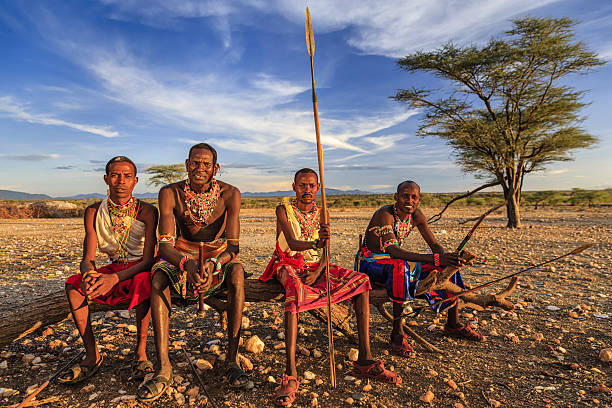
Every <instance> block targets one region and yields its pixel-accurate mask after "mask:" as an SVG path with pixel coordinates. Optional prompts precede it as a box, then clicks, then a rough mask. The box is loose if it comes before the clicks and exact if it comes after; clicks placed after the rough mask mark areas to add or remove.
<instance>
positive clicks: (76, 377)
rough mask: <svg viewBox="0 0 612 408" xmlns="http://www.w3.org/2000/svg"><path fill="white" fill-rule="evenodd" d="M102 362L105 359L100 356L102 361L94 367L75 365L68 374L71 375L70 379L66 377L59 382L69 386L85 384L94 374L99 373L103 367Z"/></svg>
mask: <svg viewBox="0 0 612 408" xmlns="http://www.w3.org/2000/svg"><path fill="white" fill-rule="evenodd" d="M102 360H103V357H102V355H101V354H100V359H99V360H98V362H97V363H96V364H95V365H94V366H93V367H88V366H86V365H83V364H81V363H79V364H75V365H73V366H72V367H70V370H69V372H68V373H67V374H69V375H70V377H68V378H66V377H65V376H64V377H60V378H58V379H57V381H59V382H60V383H62V384H67V385H73V384H78V383H80V382H83V381H85V380H87V379H89V378H91V377H93V376H94V374H96V373H97V372H98V370H99V369H100V367H101V366H102Z"/></svg>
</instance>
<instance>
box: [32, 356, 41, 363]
mask: <svg viewBox="0 0 612 408" xmlns="http://www.w3.org/2000/svg"><path fill="white" fill-rule="evenodd" d="M41 361H42V360H41V358H40V357H38V356H36V357H34V360H32V365H34V364H39V363H40V362H41Z"/></svg>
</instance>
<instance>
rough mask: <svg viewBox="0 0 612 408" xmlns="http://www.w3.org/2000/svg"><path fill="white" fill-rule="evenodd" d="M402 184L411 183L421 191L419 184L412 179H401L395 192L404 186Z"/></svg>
mask: <svg viewBox="0 0 612 408" xmlns="http://www.w3.org/2000/svg"><path fill="white" fill-rule="evenodd" d="M404 184H410V185H413V186H415V187H416V188H418V189H419V192H420V191H421V186H419V185H418V184H417V183H415V182H414V181H412V180H406V181H402V182H401V183H399V184H398V185H397V192H398V193H399V191H400V189H401V188H402V187H403V186H404Z"/></svg>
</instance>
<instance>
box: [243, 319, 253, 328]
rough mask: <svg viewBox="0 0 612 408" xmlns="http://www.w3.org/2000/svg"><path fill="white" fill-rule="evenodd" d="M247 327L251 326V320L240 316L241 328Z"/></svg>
mask: <svg viewBox="0 0 612 408" xmlns="http://www.w3.org/2000/svg"><path fill="white" fill-rule="evenodd" d="M249 327H251V321H250V320H249V318H248V317H246V316H242V329H243V330H248V329H249Z"/></svg>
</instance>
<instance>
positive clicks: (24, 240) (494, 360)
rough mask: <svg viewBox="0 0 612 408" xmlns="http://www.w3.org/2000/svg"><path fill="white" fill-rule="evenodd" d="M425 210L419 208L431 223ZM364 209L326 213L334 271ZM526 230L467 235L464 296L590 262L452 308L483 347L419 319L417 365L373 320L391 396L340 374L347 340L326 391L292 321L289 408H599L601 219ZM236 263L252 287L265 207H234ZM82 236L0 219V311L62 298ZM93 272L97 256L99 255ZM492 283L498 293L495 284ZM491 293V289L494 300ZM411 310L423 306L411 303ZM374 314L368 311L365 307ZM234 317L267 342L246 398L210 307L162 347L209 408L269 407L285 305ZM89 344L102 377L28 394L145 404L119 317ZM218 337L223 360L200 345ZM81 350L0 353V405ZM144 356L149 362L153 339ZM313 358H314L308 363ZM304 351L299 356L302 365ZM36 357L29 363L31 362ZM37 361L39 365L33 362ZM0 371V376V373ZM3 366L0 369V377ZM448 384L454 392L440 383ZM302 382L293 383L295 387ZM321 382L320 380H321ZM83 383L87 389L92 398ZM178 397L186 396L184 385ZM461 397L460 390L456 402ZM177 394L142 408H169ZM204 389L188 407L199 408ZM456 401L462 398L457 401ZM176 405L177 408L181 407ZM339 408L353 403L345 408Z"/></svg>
mask: <svg viewBox="0 0 612 408" xmlns="http://www.w3.org/2000/svg"><path fill="white" fill-rule="evenodd" d="M435 210H436V209H426V210H425V212H426V213H427V214H434V213H435V212H437V211H435ZM479 212H480V210H479V209H462V208H459V209H453V210H450V211H449V213H448V215H447V216H445V218H443V219H442V221H440V222H438V223H436V224H433V225H432V230H433V231H434V233H435V234H436V236H437V237H438V239H439V241H440V242H441V243H442V244H443V245H444V246H445V247H447V248H453V247H454V246H456V245H457V244H458V243H459V242H460V241H461V239H462V238H463V236H464V235H465V234H466V233H467V231H468V230H469V228H470V224H469V223H468V224H466V225H458V222H459V221H461V220H464V219H466V218H471V217H474V216H476V215H478V213H479ZM371 213H372V210H371V209H358V210H346V211H336V212H332V214H331V215H332V226H333V233H334V237H333V241H332V255H333V262H335V263H338V264H340V265H343V266H350V265H352V263H353V254H354V252H355V250H356V247H357V234H358V233H360V232H362V231H363V230H364V229H365V227H366V225H367V222H368V220H369V217H370V215H371ZM523 222H524V224H525V227H524V228H522V229H521V230H519V231H510V230H507V229H506V228H505V227H504V225H505V220H504V218H503V216H502V215H501V214H493V215H491V216H490V217H489V218H488V219H487V220H486V221H485V223H484V224H483V225H482V226H481V228H480V229H479V230H478V231H477V232H476V234H475V235H474V237H473V238H472V240H471V241H470V243H469V244H468V248H470V249H471V250H472V251H473V252H475V253H477V254H478V255H479V259H478V262H477V263H476V265H474V266H473V267H469V268H466V269H465V270H464V271H463V276H464V279H465V280H466V282H468V283H469V284H470V285H475V284H478V283H483V282H485V281H487V280H490V279H492V278H496V277H499V276H502V275H504V274H507V273H511V272H514V271H517V270H519V269H520V268H523V267H526V266H529V265H533V264H535V263H538V262H541V261H543V260H546V259H549V258H552V257H554V256H558V255H560V254H562V253H565V252H568V251H570V250H572V249H574V248H575V247H577V246H579V245H581V244H584V243H590V242H595V243H597V246H596V247H595V248H594V249H592V250H590V251H589V252H587V253H584V254H581V255H579V256H577V257H574V258H568V259H566V260H564V261H562V262H560V263H557V264H554V268H548V267H543V268H540V269H538V270H535V271H533V272H532V273H530V274H529V275H526V276H524V277H523V278H522V279H521V282H520V286H519V289H518V290H517V291H516V293H515V294H514V295H513V296H512V297H511V300H512V301H513V302H515V303H516V304H517V306H518V307H517V309H516V311H515V312H513V313H500V312H498V311H484V312H478V313H474V311H471V310H467V309H465V310H462V316H463V320H470V321H471V322H472V324H473V325H475V326H478V330H481V331H482V332H484V333H485V334H486V335H488V342H486V343H479V344H476V343H467V342H464V341H458V340H454V339H450V338H447V337H444V336H442V332H441V327H442V325H443V323H444V317H440V316H435V315H434V314H433V313H425V314H422V315H421V316H420V317H419V319H418V321H417V326H415V327H414V329H415V330H416V331H417V332H418V333H419V334H420V335H422V336H423V337H425V338H426V339H427V340H429V341H430V342H432V343H434V344H435V345H437V346H438V347H440V348H442V349H443V350H445V351H446V354H445V355H444V356H438V355H435V354H430V353H427V352H425V351H424V350H423V349H422V348H420V347H419V346H418V345H415V349H416V350H417V351H418V352H419V355H418V356H417V358H416V359H403V358H400V357H395V356H391V355H387V352H386V347H387V342H388V337H389V332H390V325H389V323H388V322H386V321H384V320H383V319H382V317H381V316H379V315H378V313H377V312H375V311H373V314H372V319H371V326H372V327H371V343H372V350H373V353H374V355H375V356H376V357H377V358H382V359H384V360H385V361H386V365H387V366H392V367H393V369H394V370H395V371H396V372H398V373H399V374H400V375H401V376H402V377H403V380H404V382H403V383H402V384H401V385H399V386H389V385H383V384H379V383H374V382H372V383H370V384H371V386H372V388H371V390H367V389H368V387H366V390H367V391H364V390H363V387H364V385H365V383H364V382H359V381H358V380H357V381H355V380H354V379H352V378H349V377H347V376H348V375H349V374H350V368H351V364H350V362H349V361H348V360H347V359H348V353H349V350H350V349H351V348H355V347H356V345H354V344H352V343H351V342H350V341H348V340H347V339H346V338H344V337H342V336H337V337H336V338H335V343H336V352H337V357H336V361H337V363H338V364H339V368H338V370H337V376H338V387H337V388H336V389H333V390H332V389H330V388H329V386H328V385H327V376H328V363H327V360H326V359H325V355H326V350H327V339H326V330H325V327H324V326H323V325H322V324H321V323H319V322H318V321H316V320H314V319H313V318H311V317H310V316H308V315H307V314H304V315H303V316H300V324H301V327H302V329H301V331H300V335H299V338H298V346H301V347H303V348H304V349H306V351H303V354H304V355H300V357H299V363H298V370H299V373H300V375H303V373H304V371H307V370H308V371H310V372H312V373H314V375H315V377H314V379H311V380H305V381H303V382H302V385H301V387H300V391H299V393H298V397H297V400H296V403H295V404H294V406H312V404H313V400H315V399H316V401H317V403H318V404H319V405H320V406H326V407H332V406H333V407H335V406H348V405H347V402H346V401H347V399H348V398H351V399H352V401H353V405H356V406H377V407H422V406H427V404H425V403H423V402H421V401H420V400H419V397H420V396H421V395H422V394H424V393H425V392H426V391H427V390H428V389H431V391H432V392H433V393H434V394H435V399H434V400H433V406H439V407H452V406H453V405H454V404H457V403H461V404H463V405H464V406H466V407H490V406H494V405H495V404H496V403H495V402H493V401H491V400H494V401H498V402H499V403H500V404H501V405H500V406H504V407H526V408H527V407H529V408H531V407H532V406H534V405H535V406H544V407H574V406H575V407H582V406H610V405H611V404H612V394H610V393H609V392H607V391H605V388H602V387H601V386H602V385H604V386H607V387H612V383H611V379H610V375H611V374H612V370H611V365H610V363H604V362H602V361H600V360H599V359H598V355H599V351H600V350H601V349H603V348H607V347H612V331H611V327H612V325H611V324H610V323H611V321H612V290H611V289H612V284H611V280H610V278H611V275H612V274H611V272H610V260H611V257H612V209H610V208H595V209H589V210H586V209H578V208H572V209H567V210H559V209H556V210H555V209H542V210H540V211H538V212H534V211H530V210H524V211H523ZM241 231H242V232H241V255H240V257H241V259H242V260H243V262H244V264H245V266H246V268H247V270H248V271H249V272H251V273H253V274H254V276H258V275H259V274H260V273H261V272H262V271H263V269H264V268H265V265H266V264H267V262H268V260H269V257H270V255H271V253H272V250H273V247H274V213H273V211H272V210H243V212H242V218H241ZM82 239H83V228H82V220H80V219H38V220H0V248H1V250H0V308H1V309H7V308H18V307H22V305H24V304H26V303H27V302H29V301H30V300H31V299H35V298H37V297H41V296H44V295H45V294H47V293H50V292H54V291H57V290H61V288H62V287H63V282H64V281H65V279H66V278H67V277H68V276H69V275H70V274H72V273H75V272H76V270H77V265H78V262H79V257H80V254H81V245H82ZM406 246H407V248H409V249H412V250H418V251H423V252H425V251H426V244H425V243H424V242H423V240H422V239H421V238H420V237H419V235H418V233H415V232H413V235H411V236H410V237H409V239H408V242H407V245H406ZM99 262H100V264H103V259H102V258H100V261H99ZM502 285H503V284H500V287H501V286H502ZM495 289H497V287H494V288H493V290H495ZM419 305H420V304H419ZM373 310H375V309H373ZM245 315H246V316H247V317H248V319H249V320H250V327H249V328H248V330H244V332H243V337H244V338H245V340H246V339H248V338H249V337H251V336H253V335H257V336H258V337H259V338H261V339H262V340H263V341H264V343H265V349H264V352H263V353H261V354H251V353H247V352H244V350H242V351H243V352H244V355H245V356H246V357H247V358H248V359H249V360H250V361H251V362H252V363H253V370H252V371H251V372H250V374H251V378H252V380H253V382H254V388H253V389H251V390H244V391H235V390H232V389H230V388H229V387H228V386H227V384H226V383H225V382H224V381H223V380H222V374H223V370H222V364H221V363H220V361H219V359H220V356H219V355H218V354H217V353H223V350H224V335H223V333H222V329H221V327H220V325H219V322H218V316H216V314H215V312H213V311H212V310H209V311H207V314H206V317H204V318H197V317H196V316H195V308H194V307H193V306H192V307H188V308H184V309H181V308H175V309H174V313H173V319H172V322H171V341H178V342H185V343H186V345H187V347H188V349H189V351H190V353H191V354H192V355H193V356H194V357H196V358H200V359H207V360H209V361H210V362H212V363H213V366H214V367H213V369H212V370H206V371H204V372H203V375H202V379H203V380H204V382H205V383H206V384H207V387H208V391H209V393H210V394H211V395H212V397H213V398H214V399H215V401H216V403H217V406H228V407H243V406H252V407H255V406H257V407H262V406H271V397H272V395H273V394H274V388H275V387H276V386H277V384H275V383H273V382H270V378H273V379H275V380H276V381H277V382H278V379H279V378H280V376H281V374H282V372H283V365H284V350H283V349H282V348H280V349H276V348H275V346H278V344H279V343H280V342H281V341H282V340H281V339H280V338H279V333H280V332H282V321H281V319H280V318H281V316H282V305H280V304H276V303H273V304H262V303H259V304H249V305H247V309H246V311H245ZM94 321H95V323H94V324H95V327H94V330H95V332H96V335H97V338H98V344H99V345H100V348H101V349H102V352H103V353H104V355H105V361H104V364H103V366H102V370H101V371H100V372H99V373H98V374H97V375H96V376H95V377H94V378H93V379H91V381H89V383H88V384H85V385H89V387H86V388H83V386H84V385H81V386H78V387H66V386H62V385H59V384H52V385H50V386H49V387H48V388H47V389H46V390H45V391H43V393H42V394H41V395H40V396H39V399H45V398H48V397H51V396H57V397H59V399H58V400H57V401H54V402H51V403H50V404H49V406H58V407H89V408H93V407H135V406H138V407H140V406H146V405H145V404H140V403H138V402H135V401H133V400H131V398H133V395H134V394H135V393H136V389H137V386H138V383H133V382H128V381H127V378H128V377H129V369H128V368H127V367H128V366H129V363H130V361H131V352H132V350H133V347H134V334H133V333H131V332H130V328H129V325H131V324H133V319H127V318H124V317H122V316H121V315H119V314H118V313H114V314H109V315H108V316H107V315H105V314H103V313H102V314H97V315H94ZM217 339H220V342H219V346H220V350H219V351H217V350H216V348H215V347H212V349H211V346H210V344H207V343H209V342H211V341H214V340H217ZM176 346H177V347H175V348H173V350H172V352H171V359H172V361H173V364H174V374H175V375H178V376H180V377H182V378H183V381H182V382H181V384H178V385H175V387H174V389H175V390H176V389H178V390H179V391H183V393H182V395H187V394H188V393H189V390H190V389H191V388H192V387H193V386H194V385H197V380H196V379H195V378H194V377H193V375H192V373H191V371H190V368H189V366H188V365H187V364H186V361H185V357H184V354H183V351H182V350H181V349H180V348H179V346H180V343H177V344H176ZM80 347H81V343H80V340H79V339H78V336H76V335H75V332H74V325H73V323H72V322H71V321H65V322H62V323H60V324H57V325H55V326H53V327H52V333H51V332H47V333H46V334H43V332H42V331H41V330H39V331H37V332H35V333H33V334H31V335H29V336H27V337H26V338H24V339H22V340H20V341H18V342H15V343H13V344H10V345H8V346H6V347H4V348H2V349H1V350H0V387H4V388H11V389H15V390H17V391H19V394H18V395H15V396H11V397H4V398H0V404H2V405H10V404H13V403H17V402H19V401H20V400H21V399H23V398H24V394H25V391H26V389H27V388H28V387H29V386H30V385H32V384H40V383H42V382H43V381H44V380H45V379H46V378H47V377H48V376H49V375H50V374H51V373H52V372H54V371H55V370H56V369H57V368H58V367H59V366H60V365H61V364H63V363H65V362H67V361H68V360H69V358H70V357H71V356H72V355H74V354H75V353H76V352H77V351H78V350H79V349H80ZM148 348H149V355H150V358H151V359H153V360H154V359H155V350H154V346H153V337H152V333H151V336H150V337H149V345H148ZM315 350H317V351H320V352H321V353H322V355H321V356H320V357H315V355H318V353H315V352H314V351H315ZM306 354H309V355H308V356H306ZM28 355H32V356H34V357H40V362H37V363H36V364H32V362H31V361H30V362H28V360H29V359H30V358H31V357H30V356H28ZM35 361H37V360H35ZM5 366H6V367H5ZM3 367H4V368H3ZM449 379H451V380H453V381H454V383H455V384H456V385H457V387H458V388H457V389H456V390H455V389H453V388H451V387H450V386H449V385H448V383H447V380H449ZM302 380H303V378H302ZM317 380H323V383H320V381H317ZM92 386H93V387H92ZM183 387H184V388H183ZM459 393H462V395H461V394H459ZM176 395H177V394H176V393H174V394H173V395H172V396H168V397H164V398H163V399H161V400H160V401H158V402H156V403H152V404H148V406H153V407H165V406H179V402H180V397H179V398H178V400H177V397H176ZM201 396H202V391H201V390H200V392H199V394H198V396H197V397H196V398H194V399H193V401H192V402H193V404H192V405H190V406H203V404H204V403H203V400H202V399H201ZM462 396H463V398H464V399H463V400H462V399H461V397H462ZM189 402H190V400H189V397H188V396H186V401H185V405H187V406H189ZM349 402H350V400H349Z"/></svg>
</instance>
